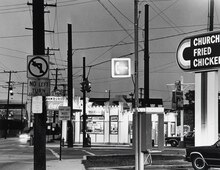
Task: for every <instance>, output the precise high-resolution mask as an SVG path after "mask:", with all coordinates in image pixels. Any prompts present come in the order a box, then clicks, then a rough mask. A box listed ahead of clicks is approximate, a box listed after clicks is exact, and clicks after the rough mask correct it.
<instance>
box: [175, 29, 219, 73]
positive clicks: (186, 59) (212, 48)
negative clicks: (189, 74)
mask: <svg viewBox="0 0 220 170" xmlns="http://www.w3.org/2000/svg"><path fill="white" fill-rule="evenodd" d="M219 46H220V32H208V33H206V34H200V35H196V36H192V37H187V38H185V39H183V40H182V41H181V43H180V44H179V47H178V49H177V54H176V55H177V62H178V64H179V66H180V68H181V69H183V70H185V71H192V70H193V71H195V72H196V71H205V70H214V69H217V68H218V67H219V66H220V50H219Z"/></svg>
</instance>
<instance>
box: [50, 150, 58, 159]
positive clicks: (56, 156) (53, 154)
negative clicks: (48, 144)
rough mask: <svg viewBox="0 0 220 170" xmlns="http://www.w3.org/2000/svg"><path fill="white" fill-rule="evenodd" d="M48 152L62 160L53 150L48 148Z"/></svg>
mask: <svg viewBox="0 0 220 170" xmlns="http://www.w3.org/2000/svg"><path fill="white" fill-rule="evenodd" d="M48 150H49V151H50V152H51V153H52V154H53V155H54V156H55V157H56V158H57V159H58V158H60V155H59V154H58V153H56V152H55V151H54V150H53V149H50V148H48Z"/></svg>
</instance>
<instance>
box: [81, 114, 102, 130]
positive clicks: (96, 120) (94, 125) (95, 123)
mask: <svg viewBox="0 0 220 170" xmlns="http://www.w3.org/2000/svg"><path fill="white" fill-rule="evenodd" d="M80 120H81V123H80V131H81V133H82V127H83V117H82V116H81V118H80ZM86 125H87V126H86V132H87V133H91V134H103V133H104V116H103V115H88V116H87V120H86Z"/></svg>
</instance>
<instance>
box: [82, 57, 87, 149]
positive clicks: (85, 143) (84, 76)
mask: <svg viewBox="0 0 220 170" xmlns="http://www.w3.org/2000/svg"><path fill="white" fill-rule="evenodd" d="M85 80H86V58H85V57H83V82H84V83H85ZM83 86H84V87H83V147H86V146H87V142H86V90H85V84H83Z"/></svg>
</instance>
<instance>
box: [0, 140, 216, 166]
mask: <svg viewBox="0 0 220 170" xmlns="http://www.w3.org/2000/svg"><path fill="white" fill-rule="evenodd" d="M58 143H59V142H56V143H48V144H47V148H46V159H47V161H57V160H59V158H60V157H59V156H60V150H59V145H57V144H58ZM174 150H175V149H174ZM115 154H119V155H126V154H127V155H130V154H133V150H132V149H131V148H130V147H125V146H121V147H115V146H114V147H111V146H105V147H93V148H82V147H81V146H74V148H67V147H64V148H62V161H65V160H70V159H72V160H82V159H83V156H86V155H96V156H97V155H115ZM28 167H33V146H30V145H29V143H27V144H21V143H20V141H19V140H18V138H8V139H3V138H1V139H0V169H1V170H24V169H28ZM111 169H118V170H119V169H121V170H122V169H123V170H126V169H127V170H132V169H134V168H133V167H128V168H125V167H118V168H117V167H115V168H111ZM145 169H154V168H153V166H152V167H151V166H146V167H145ZM156 169H157V170H169V169H173V168H172V166H168V167H167V168H165V167H163V166H161V168H158V167H157V168H156ZM178 170H193V168H184V167H183V168H178ZM211 170H214V168H212V169H211ZM215 170H217V169H216V168H215Z"/></svg>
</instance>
